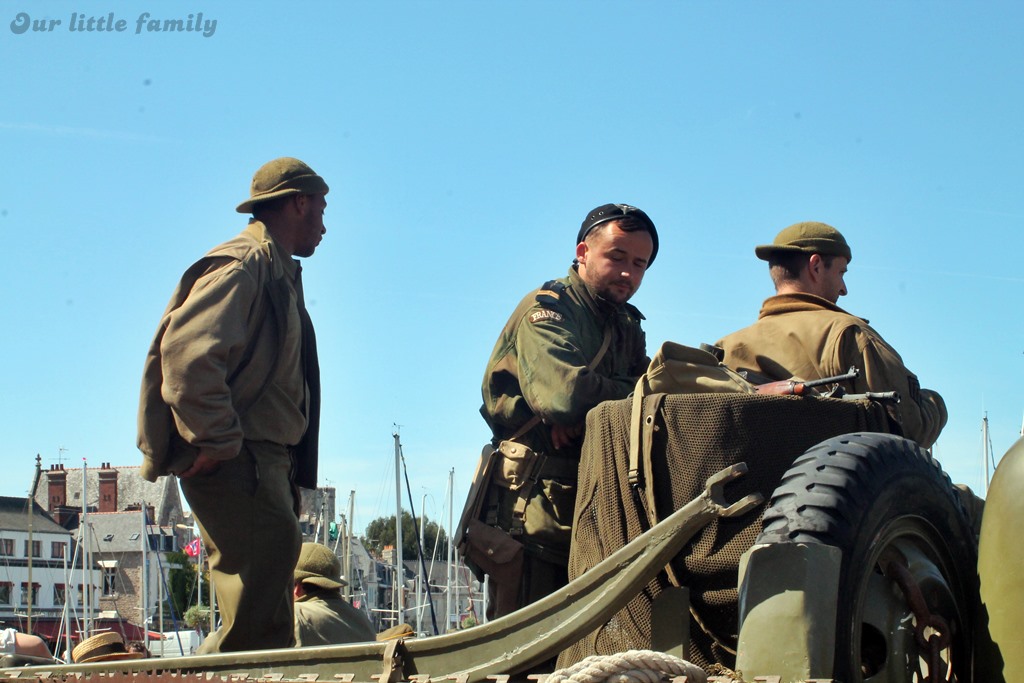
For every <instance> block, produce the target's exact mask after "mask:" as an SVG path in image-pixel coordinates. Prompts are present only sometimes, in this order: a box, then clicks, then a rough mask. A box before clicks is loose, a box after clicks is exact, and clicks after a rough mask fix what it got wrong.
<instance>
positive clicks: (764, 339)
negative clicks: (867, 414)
mask: <svg viewBox="0 0 1024 683" xmlns="http://www.w3.org/2000/svg"><path fill="white" fill-rule="evenodd" d="M754 251H755V253H756V254H757V257H758V258H760V259H762V260H764V261H768V265H769V271H770V273H771V277H772V281H773V282H774V283H775V291H776V294H775V296H772V297H769V298H768V299H767V300H765V302H764V304H763V305H762V307H761V313H760V315H759V316H758V320H757V322H756V323H754V324H753V325H751V326H750V327H747V328H744V329H742V330H739V331H738V332H734V333H732V334H730V335H728V336H727V337H725V338H723V339H722V340H720V341H719V342H718V344H717V346H719V347H721V348H722V349H724V350H725V358H724V362H725V364H726V365H728V366H729V367H730V368H732V369H734V370H738V371H743V370H747V371H753V372H755V373H757V374H759V375H762V376H763V377H766V378H767V379H769V380H782V379H789V378H790V377H799V378H801V379H806V380H810V379H819V378H822V377H830V376H833V375H839V374H843V373H844V372H846V371H847V370H848V369H849V368H850V366H856V367H857V368H858V369H859V370H860V376H859V377H858V378H857V379H856V380H854V381H853V386H852V387H851V391H852V392H853V393H863V392H866V391H896V392H897V393H898V394H899V396H900V399H901V400H900V403H898V404H890V405H889V412H890V416H891V417H892V419H893V421H894V422H895V423H896V424H898V425H899V426H900V428H901V429H902V431H903V434H904V436H906V437H907V438H910V439H913V440H914V441H917V442H918V443H919V444H921V445H922V446H924V447H925V448H928V447H931V445H932V444H934V443H935V440H936V439H937V438H938V437H939V432H940V431H942V428H943V426H945V424H946V417H947V415H946V404H945V402H944V401H943V400H942V397H941V396H939V395H938V394H937V393H936V392H934V391H931V390H928V389H922V388H921V385H920V383H919V382H918V380H917V376H916V375H915V374H914V373H912V372H911V371H910V370H908V369H907V368H906V366H904V365H903V359H902V358H900V355H899V354H898V353H897V352H896V350H895V349H894V348H892V347H891V346H890V345H889V344H887V343H886V342H885V340H884V339H882V337H881V335H879V334H878V332H876V331H875V330H874V329H872V328H871V326H869V325H868V322H867V320H863V319H861V318H858V317H856V316H854V315H851V314H849V313H847V312H846V311H844V310H843V309H842V308H840V307H839V306H837V305H836V301H838V300H839V297H841V296H845V295H846V282H845V281H844V277H843V276H844V275H845V273H846V269H847V266H848V265H849V263H850V260H851V258H852V254H851V251H850V247H849V245H848V244H847V243H846V239H845V238H844V237H843V236H842V234H841V233H840V232H839V231H838V230H836V229H835V228H833V227H832V226H830V225H826V224H824V223H814V222H805V223H796V224H795V225H791V226H789V227H788V228H786V229H785V230H783V231H782V232H780V233H779V234H778V235H777V236H776V238H775V241H774V242H773V243H772V244H765V245H761V246H759V247H757V248H756V249H755V250H754Z"/></svg>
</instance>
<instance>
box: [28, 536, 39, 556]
mask: <svg viewBox="0 0 1024 683" xmlns="http://www.w3.org/2000/svg"><path fill="white" fill-rule="evenodd" d="M42 554H43V543H42V541H32V557H42ZM25 557H28V541H27V540H26V541H25Z"/></svg>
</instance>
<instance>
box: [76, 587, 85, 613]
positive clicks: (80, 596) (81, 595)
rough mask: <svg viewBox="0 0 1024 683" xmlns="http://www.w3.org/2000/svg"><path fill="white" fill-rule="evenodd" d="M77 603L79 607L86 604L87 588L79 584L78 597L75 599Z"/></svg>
mask: <svg viewBox="0 0 1024 683" xmlns="http://www.w3.org/2000/svg"><path fill="white" fill-rule="evenodd" d="M75 602H77V603H78V606H79V607H81V606H82V605H83V604H84V603H85V586H83V585H82V584H78V596H77V598H76V599H75Z"/></svg>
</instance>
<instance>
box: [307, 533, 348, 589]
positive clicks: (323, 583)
mask: <svg viewBox="0 0 1024 683" xmlns="http://www.w3.org/2000/svg"><path fill="white" fill-rule="evenodd" d="M295 580H296V581H301V582H302V583H311V584H313V585H314V586H320V587H321V588H341V587H342V586H347V585H348V582H347V581H346V580H345V579H343V578H341V561H340V560H339V559H338V556H337V555H335V554H334V553H333V552H331V549H330V548H328V547H327V546H325V545H321V544H320V543H303V544H302V550H300V551H299V561H298V562H297V563H296V564H295Z"/></svg>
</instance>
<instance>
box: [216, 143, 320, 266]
mask: <svg viewBox="0 0 1024 683" xmlns="http://www.w3.org/2000/svg"><path fill="white" fill-rule="evenodd" d="M328 191H329V188H328V187H327V183H326V182H324V179H323V178H321V177H320V176H318V175H317V174H316V173H314V172H313V169H311V168H310V167H309V166H307V165H306V164H304V163H303V162H301V161H299V160H298V159H294V158H292V157H281V158H279V159H274V160H273V161H268V162H267V163H265V164H263V166H261V167H260V168H259V170H257V171H256V174H255V175H253V177H252V183H251V184H250V187H249V198H248V199H246V200H245V201H243V202H242V203H241V204H239V205H238V207H237V208H236V209H235V210H236V211H238V212H239V213H250V214H252V216H253V218H254V219H255V220H258V221H260V222H262V223H263V224H264V225H266V226H267V230H269V231H270V234H271V235H273V237H274V241H275V242H277V244H278V246H279V247H281V248H282V249H283V250H284V251H285V252H287V253H288V254H289V255H291V256H312V255H313V252H314V251H315V250H316V248H317V246H318V245H319V244H320V240H321V239H322V238H323V235H324V234H325V233H326V232H327V228H325V227H324V209H325V208H327V199H326V197H325V195H326V194H327V192H328Z"/></svg>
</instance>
